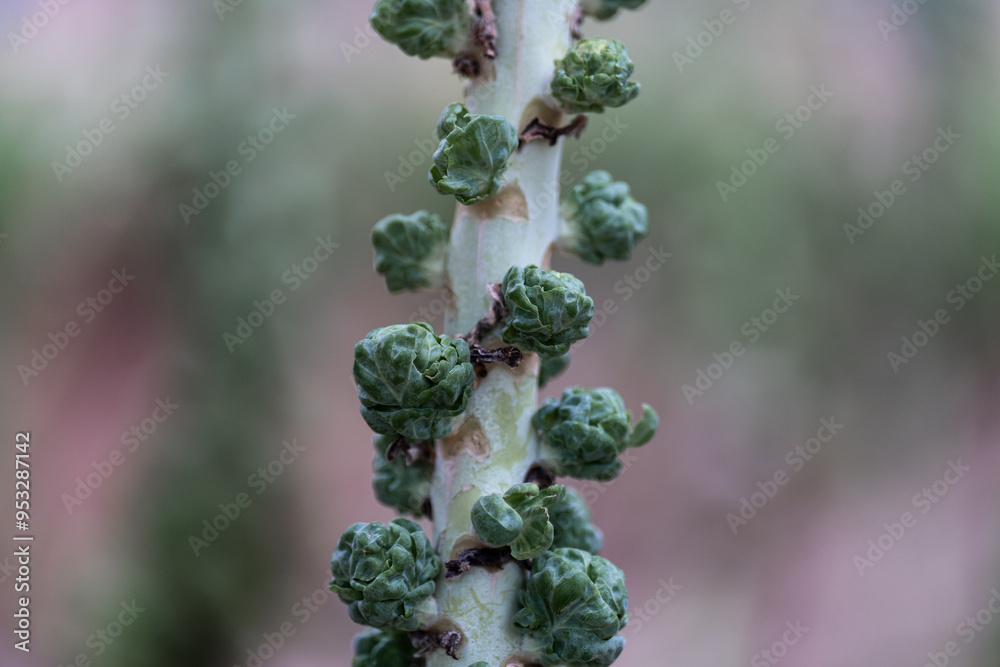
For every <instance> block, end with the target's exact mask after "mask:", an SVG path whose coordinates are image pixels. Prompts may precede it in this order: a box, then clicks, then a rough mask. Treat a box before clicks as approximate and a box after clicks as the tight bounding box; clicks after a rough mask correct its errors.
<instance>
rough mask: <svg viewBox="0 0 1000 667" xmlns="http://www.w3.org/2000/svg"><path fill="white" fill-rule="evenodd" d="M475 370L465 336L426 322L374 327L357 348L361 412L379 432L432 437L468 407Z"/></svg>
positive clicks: (442, 432) (409, 437)
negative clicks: (443, 333) (439, 332)
mask: <svg viewBox="0 0 1000 667" xmlns="http://www.w3.org/2000/svg"><path fill="white" fill-rule="evenodd" d="M474 374H475V373H474V371H473V369H472V364H471V363H470V362H469V346H468V344H467V343H466V342H465V341H464V340H462V339H461V338H449V337H448V336H437V335H435V334H434V329H433V328H431V325H429V324H427V323H426V322H416V323H412V324H395V325H393V326H388V327H383V328H381V329H374V330H372V331H371V332H369V334H368V335H367V336H365V337H364V339H363V340H361V341H360V342H359V343H358V344H357V345H355V346H354V381H355V382H357V384H358V398H359V399H361V416H362V417H364V418H365V421H366V422H367V423H368V426H370V427H371V429H372V430H373V431H375V432H376V433H381V434H383V435H391V434H394V433H397V434H399V435H401V436H403V437H404V438H406V439H407V440H410V441H414V442H415V441H418V440H434V439H436V438H443V437H445V436H446V435H448V433H449V431H451V422H452V419H453V418H454V417H456V416H458V415H460V414H462V412H464V411H465V406H466V404H467V403H468V401H469V395H470V394H471V393H472V382H473V379H474V378H473V376H474Z"/></svg>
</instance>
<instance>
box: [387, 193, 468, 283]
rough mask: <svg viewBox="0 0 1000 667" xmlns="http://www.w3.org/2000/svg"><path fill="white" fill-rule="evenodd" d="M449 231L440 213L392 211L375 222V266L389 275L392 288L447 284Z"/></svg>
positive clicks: (388, 278) (388, 280)
mask: <svg viewBox="0 0 1000 667" xmlns="http://www.w3.org/2000/svg"><path fill="white" fill-rule="evenodd" d="M449 231H450V229H449V227H448V225H446V224H445V223H444V222H443V221H442V220H441V217H440V216H438V215H436V214H432V213H428V212H427V211H417V212H416V213H414V214H413V215H399V214H397V215H390V216H387V217H385V218H382V219H381V220H379V221H378V222H377V223H375V228H374V229H372V245H373V246H375V270H376V271H378V272H379V273H381V274H382V275H384V276H385V283H386V285H387V286H388V287H389V291H390V292H398V291H400V290H405V289H410V290H416V289H440V288H441V287H443V286H444V273H445V272H444V261H445V256H446V255H447V250H448V233H449Z"/></svg>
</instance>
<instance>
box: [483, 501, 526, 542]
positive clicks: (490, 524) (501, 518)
mask: <svg viewBox="0 0 1000 667" xmlns="http://www.w3.org/2000/svg"><path fill="white" fill-rule="evenodd" d="M472 526H473V528H475V530H476V534H477V535H479V539H481V540H482V541H483V542H485V543H486V544H488V545H490V546H492V547H502V546H506V545H508V544H510V543H511V542H513V541H514V540H515V539H517V536H518V535H520V534H521V528H522V527H523V526H524V522H523V521H522V519H521V515H520V514H518V513H517V512H516V511H515V510H514V509H513V508H512V507H511V506H510V505H508V504H507V503H506V502H505V501H504V499H503V496H501V495H500V494H499V493H491V494H489V495H486V496H483V497H481V498H480V499H479V500H477V501H476V504H475V505H473V506H472Z"/></svg>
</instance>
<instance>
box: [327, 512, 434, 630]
mask: <svg viewBox="0 0 1000 667" xmlns="http://www.w3.org/2000/svg"><path fill="white" fill-rule="evenodd" d="M330 570H331V572H332V573H333V579H332V581H331V582H330V590H332V591H334V592H335V593H337V595H338V596H339V597H340V599H341V600H343V601H344V602H345V603H347V605H348V613H349V614H350V616H351V620H352V621H354V622H355V623H361V624H362V625H370V626H372V627H375V628H395V629H397V630H406V631H410V630H416V629H417V628H420V627H422V626H424V625H426V624H429V623H430V622H431V621H432V620H433V618H434V616H435V615H436V614H435V613H434V609H435V605H434V601H433V600H432V599H430V597H431V596H432V595H433V594H434V588H435V584H434V580H435V579H436V578H437V576H438V573H439V572H440V570H441V561H440V560H439V559H438V557H437V555H436V554H435V553H434V548H433V547H432V546H431V543H430V540H428V539H427V535H425V534H424V531H423V529H422V528H421V527H420V526H419V525H418V524H417V523H415V522H413V521H410V520H409V519H393V520H392V521H391V522H389V523H388V524H384V523H379V522H378V521H373V522H372V523H356V524H354V525H353V526H351V527H350V528H348V529H347V531H346V532H345V533H344V535H343V537H341V538H340V542H339V543H338V544H337V549H336V551H334V552H333V558H332V559H331V561H330Z"/></svg>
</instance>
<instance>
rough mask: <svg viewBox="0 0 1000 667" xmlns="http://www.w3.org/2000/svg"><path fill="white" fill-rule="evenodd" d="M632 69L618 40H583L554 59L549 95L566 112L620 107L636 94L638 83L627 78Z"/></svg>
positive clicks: (630, 61)
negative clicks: (563, 54) (560, 58)
mask: <svg viewBox="0 0 1000 667" xmlns="http://www.w3.org/2000/svg"><path fill="white" fill-rule="evenodd" d="M634 68H635V66H634V65H633V64H632V60H631V59H630V58H629V56H628V49H626V48H625V45H624V44H622V43H621V42H619V41H618V40H615V39H583V40H580V41H579V42H578V43H577V45H576V46H575V47H573V48H572V49H571V50H570V51H569V52H568V53H567V54H566V57H565V58H563V59H562V60H557V61H556V73H555V77H554V78H553V79H552V95H553V96H554V97H555V98H556V101H558V102H559V106H561V107H562V108H563V109H566V110H567V111H575V112H585V111H595V112H598V113H600V112H602V111H604V107H620V106H622V105H623V104H625V103H626V102H629V101H630V100H632V99H633V98H634V97H635V96H636V95H638V94H639V84H638V83H633V82H630V81H629V80H628V79H629V77H630V76H632V70H633V69H634Z"/></svg>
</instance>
